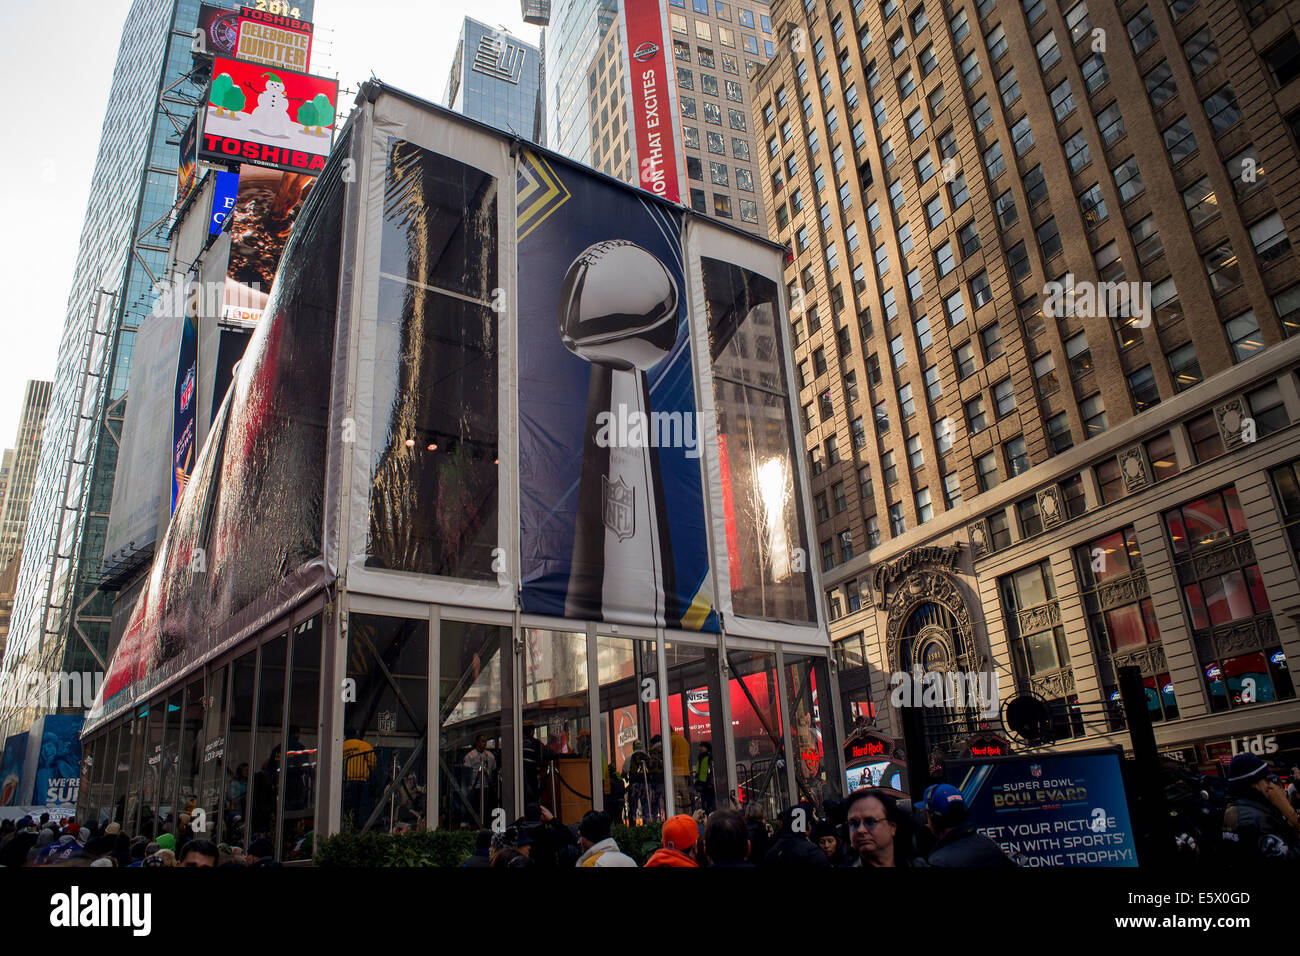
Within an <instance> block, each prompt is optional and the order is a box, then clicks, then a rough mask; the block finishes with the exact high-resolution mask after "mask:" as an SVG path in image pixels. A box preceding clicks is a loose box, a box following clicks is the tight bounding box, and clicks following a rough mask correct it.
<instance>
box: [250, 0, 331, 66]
mask: <svg viewBox="0 0 1300 956" xmlns="http://www.w3.org/2000/svg"><path fill="white" fill-rule="evenodd" d="M311 35H312V26H311V23H310V21H307V20H299V19H298V18H297V17H286V16H281V15H280V14H278V13H268V12H266V11H265V10H257V9H254V8H253V7H240V8H239V35H238V37H237V39H236V41H235V44H236V45H235V59H237V60H247V61H248V62H250V63H261V64H263V65H264V66H273V67H277V68H279V69H282V70H296V71H297V72H299V73H306V72H307V71H308V70H309V69H311V67H310V63H311Z"/></svg>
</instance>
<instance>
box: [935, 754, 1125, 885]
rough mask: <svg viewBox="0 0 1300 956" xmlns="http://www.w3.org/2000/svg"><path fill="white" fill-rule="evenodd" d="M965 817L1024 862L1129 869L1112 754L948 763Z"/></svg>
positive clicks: (1116, 758)
mask: <svg viewBox="0 0 1300 956" xmlns="http://www.w3.org/2000/svg"><path fill="white" fill-rule="evenodd" d="M945 769H946V770H947V775H948V779H949V781H951V782H953V783H955V784H956V786H957V787H958V788H959V789H960V790H961V792H962V796H963V797H965V800H966V807H967V810H968V811H969V813H970V819H971V822H972V823H974V824H975V827H976V828H977V829H978V830H979V831H980V832H981V833H983V834H984V835H986V836H988V837H989V838H990V839H992V840H994V841H996V842H997V843H998V845H999V846H1001V847H1002V849H1003V850H1004V851H1005V852H1007V853H1008V855H1011V854H1019V855H1020V856H1021V857H1022V858H1023V859H1024V865H1027V866H1137V865H1138V861H1137V849H1136V847H1135V844H1134V840H1133V825H1132V823H1131V822H1130V820H1129V813H1128V797H1127V793H1126V791H1125V789H1124V778H1123V774H1122V768H1121V765H1120V755H1119V752H1118V751H1089V752H1077V753H1071V754H1041V755H1035V756H1026V757H1009V758H995V759H991V760H950V761H947V762H946V763H945Z"/></svg>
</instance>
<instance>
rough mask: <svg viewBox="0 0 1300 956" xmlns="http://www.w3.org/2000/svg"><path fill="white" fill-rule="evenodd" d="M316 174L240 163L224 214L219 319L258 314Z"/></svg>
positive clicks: (249, 318)
mask: <svg viewBox="0 0 1300 956" xmlns="http://www.w3.org/2000/svg"><path fill="white" fill-rule="evenodd" d="M314 179H315V177H313V176H308V175H306V174H305V173H286V172H282V171H279V170H274V169H262V168H260V167H257V166H244V167H243V168H242V169H241V170H240V172H239V186H238V189H237V191H236V193H235V202H234V205H233V207H232V209H231V212H230V215H229V217H228V218H229V220H230V222H229V225H228V226H227V227H226V228H228V229H229V230H230V261H229V264H228V266H227V269H226V288H225V292H224V296H223V301H222V308H221V317H222V318H223V319H225V320H228V321H233V322H240V323H245V324H246V323H253V322H256V321H257V320H258V319H260V318H261V317H262V310H263V309H264V308H265V306H266V300H267V297H268V296H269V295H270V293H271V283H272V282H274V281H275V271H276V269H278V268H279V267H280V254H281V253H282V252H283V251H284V244H285V243H286V242H287V241H288V239H289V230H290V229H292V228H293V221H294V218H295V217H296V216H297V215H298V210H299V209H300V208H302V203H303V200H304V199H306V198H307V195H308V194H309V193H310V192H311V184H312V182H313V180H314Z"/></svg>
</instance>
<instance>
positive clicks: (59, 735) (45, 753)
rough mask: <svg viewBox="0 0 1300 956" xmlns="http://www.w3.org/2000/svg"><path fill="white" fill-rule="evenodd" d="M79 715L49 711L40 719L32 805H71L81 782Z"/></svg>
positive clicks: (80, 722) (74, 802)
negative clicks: (39, 737) (38, 753)
mask: <svg viewBox="0 0 1300 956" xmlns="http://www.w3.org/2000/svg"><path fill="white" fill-rule="evenodd" d="M84 720H85V717H84V716H82V715H81V714H49V715H47V716H46V717H45V719H44V721H43V722H42V728H41V751H40V755H39V756H38V758H37V762H36V785H35V786H34V787H33V789H32V801H31V802H32V804H33V805H37V806H39V805H42V804H44V805H45V806H75V805H76V803H77V790H78V788H79V787H80V785H81V737H80V734H81V725H82V723H83V722H84Z"/></svg>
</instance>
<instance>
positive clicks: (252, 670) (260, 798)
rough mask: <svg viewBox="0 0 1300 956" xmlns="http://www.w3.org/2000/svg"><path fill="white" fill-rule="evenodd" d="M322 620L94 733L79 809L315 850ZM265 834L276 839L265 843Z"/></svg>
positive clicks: (149, 825) (287, 855)
mask: <svg viewBox="0 0 1300 956" xmlns="http://www.w3.org/2000/svg"><path fill="white" fill-rule="evenodd" d="M321 649H322V618H321V615H320V614H315V615H313V616H310V617H307V618H306V619H305V620H302V621H299V622H298V623H296V624H293V625H292V626H285V627H282V628H277V629H272V630H271V631H268V632H267V633H266V634H264V635H263V636H262V637H260V638H258V639H254V640H251V641H248V642H245V643H244V644H241V645H240V646H239V647H238V648H237V650H236V651H235V652H233V653H231V654H228V655H226V656H225V657H223V658H218V659H217V660H216V661H214V662H212V663H211V664H209V665H207V666H205V667H204V668H202V670H201V671H200V672H197V673H193V674H190V675H187V676H186V677H185V678H183V679H182V680H179V681H177V682H176V683H175V686H172V687H169V688H166V689H164V690H162V691H160V692H159V693H157V694H156V695H154V696H153V697H151V698H149V699H148V700H146V701H144V702H142V703H138V704H136V705H134V706H133V707H132V708H131V709H130V711H129V712H128V713H126V714H125V715H123V716H121V717H119V718H118V719H116V720H114V721H111V722H110V723H108V724H107V725H106V726H103V727H99V728H96V729H95V730H94V731H92V732H91V733H90V734H89V735H88V736H87V737H86V738H85V740H84V741H83V747H84V749H85V751H86V752H87V753H89V754H90V755H91V760H90V762H89V769H90V778H89V779H88V780H86V781H83V786H82V788H81V800H80V804H79V806H78V808H77V815H78V817H80V818H82V819H85V820H99V821H104V822H107V821H110V820H115V821H117V822H118V823H119V824H121V826H122V830H123V832H125V833H127V834H130V835H132V836H135V835H139V836H144V837H148V838H150V839H154V838H157V837H158V836H159V835H161V834H162V833H164V832H168V831H169V830H174V829H180V828H183V827H184V826H185V825H186V824H187V823H188V825H189V826H190V827H191V828H192V829H193V831H194V834H195V836H201V837H204V838H206V839H210V840H213V841H218V842H222V843H229V844H232V845H238V846H242V847H244V848H245V849H249V848H250V847H253V848H254V850H255V851H260V852H258V855H261V856H271V855H274V856H275V858H276V859H280V860H294V859H308V858H310V857H311V854H312V837H313V835H314V832H315V830H316V794H317V789H318V780H317V766H318V764H319V752H320V750H319V748H320V726H321V716H322V711H321V685H320V671H321ZM259 841H265V842H261V843H259Z"/></svg>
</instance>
